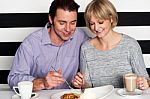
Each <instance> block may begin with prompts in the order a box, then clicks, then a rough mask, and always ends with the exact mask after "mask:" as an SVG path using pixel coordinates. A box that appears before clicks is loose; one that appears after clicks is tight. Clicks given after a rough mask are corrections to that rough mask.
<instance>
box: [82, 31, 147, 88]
mask: <svg viewBox="0 0 150 99" xmlns="http://www.w3.org/2000/svg"><path fill="white" fill-rule="evenodd" d="M122 35H123V37H122V40H121V41H120V42H119V44H118V45H117V46H116V47H115V48H113V49H112V50H109V51H100V50H97V49H96V48H94V47H93V46H91V45H90V43H89V40H88V41H86V42H85V43H84V44H83V45H82V47H81V54H80V69H81V72H85V78H86V79H85V80H86V82H88V83H89V84H90V85H91V86H92V85H93V87H97V86H103V85H108V84H111V85H113V86H114V87H118V88H121V87H123V80H122V77H123V75H124V74H125V73H128V72H134V73H136V74H138V75H139V76H145V77H146V78H148V79H149V76H148V73H147V71H146V67H145V64H144V60H143V56H142V51H141V48H140V46H139V44H138V42H137V41H136V40H135V39H134V38H131V37H129V36H127V35H125V34H122Z"/></svg>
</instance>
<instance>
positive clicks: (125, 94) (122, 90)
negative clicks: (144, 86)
mask: <svg viewBox="0 0 150 99" xmlns="http://www.w3.org/2000/svg"><path fill="white" fill-rule="evenodd" d="M117 93H118V94H119V95H120V96H140V95H142V94H143V91H142V90H139V89H135V92H125V90H124V89H119V90H117Z"/></svg>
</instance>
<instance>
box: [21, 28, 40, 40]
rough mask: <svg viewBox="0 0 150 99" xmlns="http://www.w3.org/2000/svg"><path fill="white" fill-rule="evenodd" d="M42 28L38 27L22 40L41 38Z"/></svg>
mask: <svg viewBox="0 0 150 99" xmlns="http://www.w3.org/2000/svg"><path fill="white" fill-rule="evenodd" d="M42 31H43V29H38V30H36V31H34V32H32V33H31V34H29V35H28V36H27V37H26V38H25V39H24V40H31V39H41V37H42Z"/></svg>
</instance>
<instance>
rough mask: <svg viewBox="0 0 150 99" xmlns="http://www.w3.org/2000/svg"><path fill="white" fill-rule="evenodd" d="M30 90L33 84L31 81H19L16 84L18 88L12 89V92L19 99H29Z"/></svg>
mask: <svg viewBox="0 0 150 99" xmlns="http://www.w3.org/2000/svg"><path fill="white" fill-rule="evenodd" d="M32 88H33V83H32V82H31V81H21V82H19V83H18V86H14V87H13V90H14V91H15V93H16V94H17V95H19V96H20V97H21V99H31V95H32ZM17 90H18V91H19V92H18V91H17Z"/></svg>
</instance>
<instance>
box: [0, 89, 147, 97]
mask: <svg viewBox="0 0 150 99" xmlns="http://www.w3.org/2000/svg"><path fill="white" fill-rule="evenodd" d="M117 90H119V89H116V88H115V90H114V91H113V92H112V93H111V94H110V95H109V96H107V97H105V98H104V99H150V88H149V89H148V90H147V91H146V92H145V93H144V94H142V95H140V96H125V97H123V96H120V95H118V94H117ZM61 91H66V90H65V89H61V90H42V91H38V92H36V93H38V94H39V97H38V99H50V96H51V95H53V94H55V93H58V92H61ZM13 95H15V93H14V92H13V91H12V90H11V89H9V88H0V99H11V97H12V96H13Z"/></svg>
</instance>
